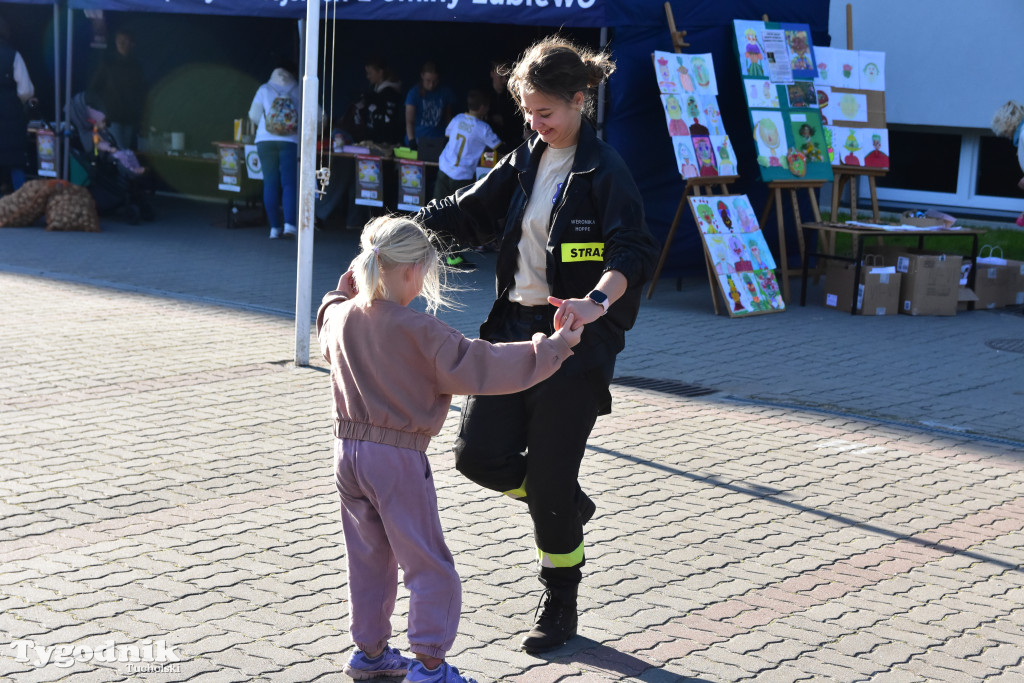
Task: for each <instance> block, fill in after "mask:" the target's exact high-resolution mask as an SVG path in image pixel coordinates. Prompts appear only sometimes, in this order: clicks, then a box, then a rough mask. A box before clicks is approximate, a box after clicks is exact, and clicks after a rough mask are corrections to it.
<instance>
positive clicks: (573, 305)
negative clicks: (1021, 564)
mask: <svg viewBox="0 0 1024 683" xmlns="http://www.w3.org/2000/svg"><path fill="white" fill-rule="evenodd" d="M548 303H549V304H551V305H552V306H558V310H557V311H555V329H556V330H558V329H560V328H561V327H562V326H564V325H566V324H567V323H568V324H569V325H571V326H572V328H573V329H577V328H581V327H583V326H584V325H589V324H590V323H592V322H594V321H595V320H597V319H598V318H600V317H601V316H602V315H604V309H603V308H602V307H601V304H596V303H594V302H593V301H591V300H590V299H559V298H558V297H554V296H549V297H548ZM570 314H572V320H571V321H570V320H568V317H569V315H570Z"/></svg>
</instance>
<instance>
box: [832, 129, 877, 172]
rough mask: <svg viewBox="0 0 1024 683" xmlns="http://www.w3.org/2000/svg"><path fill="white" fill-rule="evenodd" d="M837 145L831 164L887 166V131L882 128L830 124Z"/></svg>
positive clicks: (834, 142)
mask: <svg viewBox="0 0 1024 683" xmlns="http://www.w3.org/2000/svg"><path fill="white" fill-rule="evenodd" d="M831 132H832V140H833V145H835V146H836V147H837V149H836V153H835V159H834V160H833V162H832V163H833V165H839V164H843V165H845V166H867V167H871V168H889V131H887V130H886V129H884V128H842V127H839V126H832V127H831Z"/></svg>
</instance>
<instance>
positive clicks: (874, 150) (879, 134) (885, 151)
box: [860, 128, 889, 168]
mask: <svg viewBox="0 0 1024 683" xmlns="http://www.w3.org/2000/svg"><path fill="white" fill-rule="evenodd" d="M860 132H861V134H862V135H868V136H870V137H871V151H870V152H868V153H867V154H865V155H864V165H865V166H870V167H872V168H889V131H887V130H886V129H884V128H864V129H862V130H861V131H860Z"/></svg>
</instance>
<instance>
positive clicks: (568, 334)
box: [551, 313, 583, 348]
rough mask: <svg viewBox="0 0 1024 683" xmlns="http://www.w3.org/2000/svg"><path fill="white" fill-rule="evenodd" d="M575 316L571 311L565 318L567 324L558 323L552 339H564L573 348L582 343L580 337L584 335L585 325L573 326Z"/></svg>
mask: <svg viewBox="0 0 1024 683" xmlns="http://www.w3.org/2000/svg"><path fill="white" fill-rule="evenodd" d="M574 319H575V318H574V317H573V314H572V313H570V314H569V315H568V316H567V317H566V320H565V323H566V324H563V325H558V326H557V328H556V329H555V333H554V334H552V335H551V338H552V339H564V340H565V343H566V344H568V345H569V348H572V347H574V346H576V345H577V344H579V343H580V337H582V336H583V325H578V326H576V327H573V325H572V323H573V320H574Z"/></svg>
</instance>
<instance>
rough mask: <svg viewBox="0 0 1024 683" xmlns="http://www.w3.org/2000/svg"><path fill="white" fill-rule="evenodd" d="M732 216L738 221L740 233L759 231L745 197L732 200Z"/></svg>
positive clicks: (751, 208)
mask: <svg viewBox="0 0 1024 683" xmlns="http://www.w3.org/2000/svg"><path fill="white" fill-rule="evenodd" d="M732 208H733V215H734V216H736V217H737V218H738V219H739V222H740V232H754V231H755V230H756V231H760V230H761V229H760V228H759V227H758V226H757V220H756V219H755V218H754V208H753V207H752V206H750V200H749V199H747V195H745V194H742V195H738V196H735V197H733V198H732Z"/></svg>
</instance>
